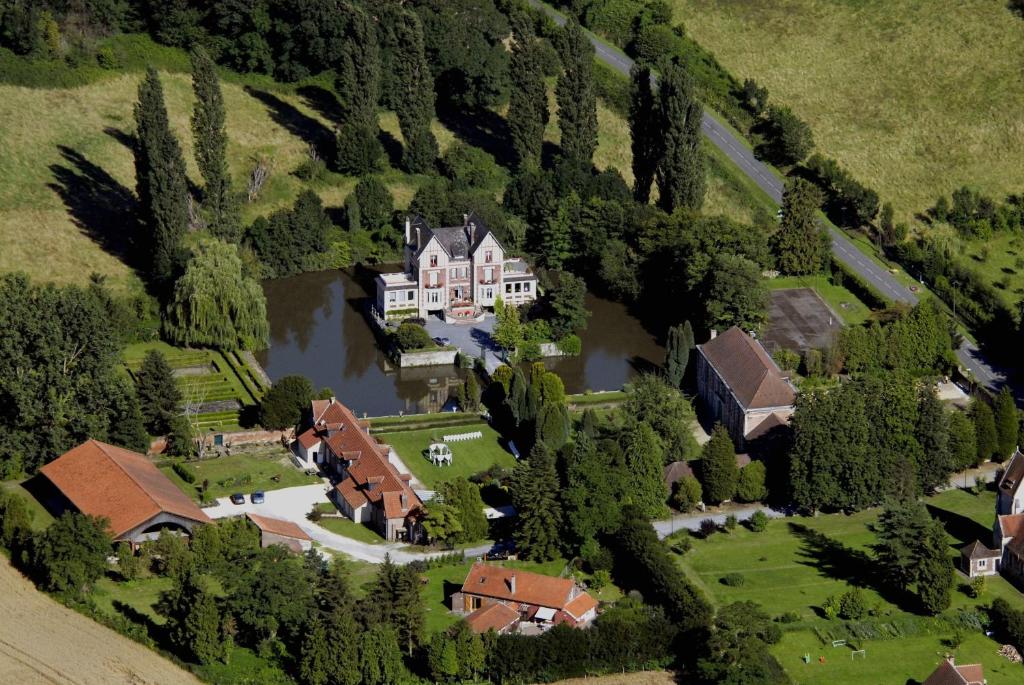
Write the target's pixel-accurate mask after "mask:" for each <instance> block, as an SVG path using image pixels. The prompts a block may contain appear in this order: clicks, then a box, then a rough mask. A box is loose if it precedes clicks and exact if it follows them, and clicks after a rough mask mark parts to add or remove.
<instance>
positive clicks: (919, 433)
mask: <svg viewBox="0 0 1024 685" xmlns="http://www.w3.org/2000/svg"><path fill="white" fill-rule="evenodd" d="M949 431H950V428H949V414H948V413H947V412H946V409H945V407H943V406H942V402H941V401H940V400H939V398H938V397H937V396H936V394H935V390H934V389H932V388H928V389H925V390H922V391H921V396H920V399H919V401H918V409H917V426H916V427H915V429H914V437H915V438H916V439H917V442H918V444H920V445H921V452H920V454H921V456H922V459H920V460H918V463H917V464H916V469H915V470H916V471H917V480H918V484H919V486H920V493H922V494H929V495H930V494H932V493H933V492H935V489H936V488H938V487H940V486H944V485H946V484H947V483H948V482H949V476H950V474H951V473H953V471H955V470H956V464H955V463H954V462H953V456H952V454H951V453H950V449H949V437H950V436H949Z"/></svg>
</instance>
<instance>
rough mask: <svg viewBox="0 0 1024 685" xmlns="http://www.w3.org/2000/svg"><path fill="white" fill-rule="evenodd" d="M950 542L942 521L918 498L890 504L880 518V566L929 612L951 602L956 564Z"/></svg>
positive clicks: (895, 586) (899, 588)
mask: <svg viewBox="0 0 1024 685" xmlns="http://www.w3.org/2000/svg"><path fill="white" fill-rule="evenodd" d="M947 544H948V543H947V542H946V531H945V529H944V528H943V526H942V523H941V522H939V521H936V520H935V519H933V518H932V517H931V516H930V515H929V514H928V510H927V509H926V508H925V506H924V505H923V504H922V503H920V502H918V501H914V500H911V501H907V502H902V503H898V504H896V505H894V506H890V507H888V508H886V510H885V511H884V512H882V515H881V516H880V517H879V519H878V544H877V545H876V546H875V552H876V554H877V559H878V562H879V567H880V568H882V569H884V572H885V573H886V575H887V577H888V582H889V584H890V585H891V586H892V587H893V588H894V589H896V590H899V591H903V592H911V593H914V594H915V596H916V598H917V601H918V604H919V605H920V607H921V608H922V609H924V610H925V611H926V612H927V613H929V614H938V613H939V612H941V611H943V610H945V609H947V608H948V607H949V604H950V590H951V589H952V585H953V565H952V560H951V559H950V557H949V554H948V552H947Z"/></svg>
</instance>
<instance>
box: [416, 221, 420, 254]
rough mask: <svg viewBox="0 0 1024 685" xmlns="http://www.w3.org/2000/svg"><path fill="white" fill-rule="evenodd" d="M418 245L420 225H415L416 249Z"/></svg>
mask: <svg viewBox="0 0 1024 685" xmlns="http://www.w3.org/2000/svg"><path fill="white" fill-rule="evenodd" d="M419 247H420V227H419V226H417V227H416V249H419Z"/></svg>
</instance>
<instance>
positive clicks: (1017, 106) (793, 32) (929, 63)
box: [671, 0, 1024, 220]
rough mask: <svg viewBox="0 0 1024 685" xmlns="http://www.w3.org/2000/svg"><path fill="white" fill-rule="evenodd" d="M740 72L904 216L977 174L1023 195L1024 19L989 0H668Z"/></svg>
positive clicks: (996, 187) (979, 180) (993, 190)
mask: <svg viewBox="0 0 1024 685" xmlns="http://www.w3.org/2000/svg"><path fill="white" fill-rule="evenodd" d="M671 4H672V5H673V6H674V9H675V16H674V22H682V23H684V24H685V26H686V32H687V34H688V35H690V36H691V37H692V38H693V39H694V40H696V41H697V42H698V43H700V44H701V45H702V46H703V47H705V48H707V49H709V50H711V51H712V52H713V53H714V54H715V56H716V57H717V58H718V60H719V61H720V62H721V63H722V64H723V65H724V66H725V67H726V68H727V69H728V70H730V71H731V72H732V73H733V75H734V76H736V77H737V78H738V79H739V80H740V81H741V82H742V81H743V79H745V78H754V79H756V80H757V81H758V82H759V83H762V84H764V85H766V86H767V87H768V89H769V92H770V94H771V99H772V101H776V102H779V103H782V104H786V105H789V106H791V107H792V108H793V110H794V111H795V112H796V113H797V114H799V115H800V116H801V117H803V118H804V119H806V120H807V121H808V122H809V123H810V124H811V127H812V128H813V130H814V137H815V141H816V142H817V145H818V148H819V149H820V150H821V151H823V152H824V153H825V154H828V155H830V156H832V157H835V158H837V159H838V160H839V161H840V162H841V163H842V164H843V165H844V166H846V167H848V168H849V169H850V170H851V171H852V172H853V174H854V175H855V176H856V177H857V178H858V179H861V180H862V181H864V182H865V183H867V184H868V185H869V186H871V187H873V188H874V189H876V190H877V191H878V192H879V193H880V194H881V196H882V199H883V200H890V201H892V202H893V204H894V206H895V208H896V214H897V220H909V219H911V218H912V215H913V214H914V213H916V212H920V211H922V210H924V209H925V208H927V207H929V206H930V205H931V204H932V203H933V202H934V200H935V198H936V197H937V196H938V195H939V194H946V195H948V194H949V193H950V192H951V191H952V190H953V189H954V188H956V187H959V186H960V185H963V184H970V185H972V186H976V187H978V188H979V189H980V190H982V191H984V192H986V193H989V194H992V195H995V196H997V197H1002V196H1003V195H1005V194H1006V193H1009V192H1018V191H1019V187H1018V186H1019V183H1018V182H1017V180H1018V178H1019V173H1018V170H1019V169H1020V167H1021V164H1022V163H1024V136H1021V131H1022V123H1021V120H1020V117H1019V116H1018V113H1019V112H1020V110H1021V108H1022V107H1024V88H1021V74H1020V62H1019V59H1018V58H1019V55H1020V54H1021V53H1022V52H1024V31H1022V30H1021V29H1022V25H1021V20H1020V19H1019V18H1018V17H1016V16H1015V15H1013V14H1012V13H1011V12H1009V11H1008V10H1007V9H1006V3H1005V2H992V1H991V0H932V1H931V2H918V1H917V0H857V1H856V2H850V1H848V2H830V1H827V0H787V1H786V2H761V1H759V0H734V1H733V2H719V1H717V0H671Z"/></svg>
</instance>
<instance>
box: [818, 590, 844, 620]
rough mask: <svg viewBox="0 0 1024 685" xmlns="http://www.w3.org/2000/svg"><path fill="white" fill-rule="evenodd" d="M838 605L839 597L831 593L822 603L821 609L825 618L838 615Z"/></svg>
mask: <svg viewBox="0 0 1024 685" xmlns="http://www.w3.org/2000/svg"><path fill="white" fill-rule="evenodd" d="M839 606H840V604H839V598H838V597H836V596H834V595H832V596H830V597H828V598H827V599H826V600H825V601H824V602H823V603H822V605H821V610H822V611H823V612H824V613H825V618H835V617H837V616H838V615H839Z"/></svg>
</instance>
